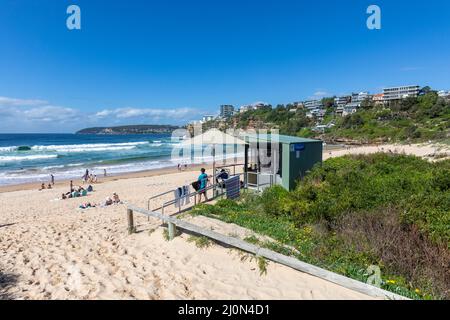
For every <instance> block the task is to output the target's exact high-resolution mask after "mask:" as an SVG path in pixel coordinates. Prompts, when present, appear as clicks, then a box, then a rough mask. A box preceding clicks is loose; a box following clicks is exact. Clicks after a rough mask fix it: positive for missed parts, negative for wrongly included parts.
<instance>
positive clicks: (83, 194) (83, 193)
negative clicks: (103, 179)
mask: <svg viewBox="0 0 450 320" xmlns="http://www.w3.org/2000/svg"><path fill="white" fill-rule="evenodd" d="M80 194H81V196H82V197H86V196H87V195H88V192H87V190H85V189H83V190H81V192H80Z"/></svg>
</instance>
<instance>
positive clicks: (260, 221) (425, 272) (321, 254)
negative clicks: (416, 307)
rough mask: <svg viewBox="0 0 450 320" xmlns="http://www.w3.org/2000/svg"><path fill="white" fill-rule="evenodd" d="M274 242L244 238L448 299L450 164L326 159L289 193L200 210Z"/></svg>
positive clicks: (394, 287) (403, 290) (409, 291)
mask: <svg viewBox="0 0 450 320" xmlns="http://www.w3.org/2000/svg"><path fill="white" fill-rule="evenodd" d="M192 214H199V215H204V216H209V217H213V218H216V219H220V220H222V221H225V222H228V223H235V224H237V225H240V226H242V227H245V228H248V229H250V230H252V231H254V232H256V233H258V234H261V235H265V236H268V237H270V238H272V239H274V240H276V242H261V241H259V240H258V239H257V238H256V237H254V236H253V237H248V238H246V239H245V240H246V241H248V242H251V243H254V244H258V245H260V246H263V247H266V248H268V249H271V250H273V251H276V252H279V253H282V254H285V255H289V256H293V257H296V258H298V259H300V260H302V261H305V262H307V263H311V264H314V265H317V266H319V267H322V268H325V269H328V270H330V271H334V272H337V273H340V274H343V275H345V276H348V277H350V278H353V279H356V280H359V281H362V282H366V281H367V280H368V278H369V276H370V274H369V273H368V268H370V267H371V266H378V267H379V268H380V270H381V272H382V274H381V278H382V279H381V280H382V281H381V287H382V288H383V289H386V290H390V291H392V292H395V293H398V294H401V295H404V296H406V297H409V298H412V299H448V298H449V296H450V293H449V286H450V275H449V272H448V268H447V267H448V265H449V263H450V253H449V244H450V240H449V239H450V228H449V226H450V161H449V160H444V161H442V162H439V163H429V162H427V161H424V160H422V159H419V158H415V157H410V156H402V155H383V154H377V155H369V156H347V157H343V158H337V159H330V160H328V161H326V162H325V163H324V164H323V165H322V166H321V167H317V168H315V169H314V170H313V171H312V172H311V174H310V175H309V176H308V177H307V178H306V179H305V180H304V181H303V182H302V183H301V184H299V186H298V187H297V188H296V189H295V190H294V191H292V192H287V191H285V190H284V189H282V188H279V187H274V188H271V189H268V190H267V191H265V192H264V193H263V194H262V195H254V194H251V193H247V194H244V195H243V196H242V198H241V199H240V200H239V201H238V202H234V201H229V200H221V201H219V202H218V203H217V204H216V205H214V206H211V205H200V206H198V207H196V208H195V209H194V211H193V212H192Z"/></svg>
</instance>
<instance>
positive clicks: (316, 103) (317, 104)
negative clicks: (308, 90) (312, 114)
mask: <svg viewBox="0 0 450 320" xmlns="http://www.w3.org/2000/svg"><path fill="white" fill-rule="evenodd" d="M303 105H304V106H305V108H306V109H308V110H313V109H323V103H322V100H308V101H305V102H303Z"/></svg>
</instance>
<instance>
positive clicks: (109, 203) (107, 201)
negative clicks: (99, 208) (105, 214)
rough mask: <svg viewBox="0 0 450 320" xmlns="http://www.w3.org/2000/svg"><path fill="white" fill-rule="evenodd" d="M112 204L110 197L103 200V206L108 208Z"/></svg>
mask: <svg viewBox="0 0 450 320" xmlns="http://www.w3.org/2000/svg"><path fill="white" fill-rule="evenodd" d="M112 204H113V200H112V199H111V198H110V197H107V198H106V200H105V206H110V205H112Z"/></svg>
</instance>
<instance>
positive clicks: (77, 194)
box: [72, 190, 80, 198]
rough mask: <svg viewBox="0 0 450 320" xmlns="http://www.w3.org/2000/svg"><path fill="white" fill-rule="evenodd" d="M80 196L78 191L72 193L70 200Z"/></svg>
mask: <svg viewBox="0 0 450 320" xmlns="http://www.w3.org/2000/svg"><path fill="white" fill-rule="evenodd" d="M79 196H80V193H79V192H78V191H76V190H75V191H74V192H72V198H78V197H79Z"/></svg>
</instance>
